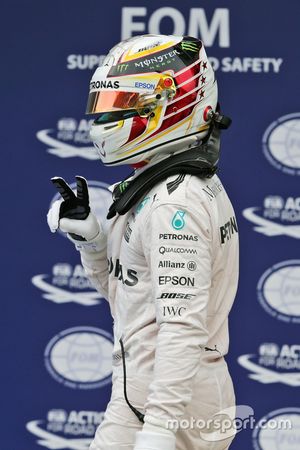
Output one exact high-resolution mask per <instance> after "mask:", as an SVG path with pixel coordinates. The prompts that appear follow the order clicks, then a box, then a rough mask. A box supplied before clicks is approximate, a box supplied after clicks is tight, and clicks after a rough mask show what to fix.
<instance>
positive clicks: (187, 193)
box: [81, 175, 238, 450]
mask: <svg viewBox="0 0 300 450" xmlns="http://www.w3.org/2000/svg"><path fill="white" fill-rule="evenodd" d="M110 222H111V223H110V228H109V232H108V241H107V249H105V250H103V251H102V252H98V253H95V254H92V253H86V252H81V257H82V263H83V265H84V267H85V270H86V272H87V275H88V277H89V278H90V279H91V280H92V282H93V284H94V285H95V287H96V288H97V289H98V290H99V291H100V292H101V293H102V294H103V295H104V296H105V297H106V298H107V299H108V301H109V304H110V308H111V313H112V316H113V318H114V337H115V344H114V355H113V361H114V363H113V366H114V367H113V387H112V395H111V400H110V402H109V404H108V406H107V410H106V413H105V416H104V421H103V422H102V424H101V425H100V426H99V428H98V430H97V432H96V435H95V438H94V441H93V442H92V444H91V447H90V448H91V450H125V449H126V450H132V449H133V447H134V441H135V433H136V431H138V430H140V429H141V428H142V423H140V422H139V421H138V419H137V417H136V416H135V415H134V413H133V412H132V411H131V410H130V408H129V407H128V405H127V404H126V402H125V399H124V394H123V383H124V379H123V369H122V355H121V351H120V344H119V339H120V338H122V340H123V344H124V348H125V355H126V357H125V362H126V372H127V381H126V385H127V395H128V398H129V400H130V402H131V404H133V405H134V406H135V407H136V408H137V409H139V410H140V411H142V412H144V413H145V422H148V423H150V424H153V425H158V426H161V427H165V428H172V427H173V428H174V427H175V428H174V432H175V429H176V428H178V430H177V432H176V450H201V449H203V450H208V449H209V450H225V449H227V448H229V445H230V443H231V441H232V439H233V437H232V436H233V434H234V433H231V434H230V435H229V437H228V435H225V434H223V435H222V432H221V431H217V432H216V434H214V435H213V432H214V430H215V429H212V425H211V423H210V422H208V423H207V421H209V419H212V418H213V416H214V415H215V414H217V413H219V412H220V411H222V410H223V409H225V408H228V407H233V405H234V404H235V398H234V390H233V386H232V381H231V377H230V375H229V372H228V369H227V364H226V362H225V360H224V355H226V353H227V351H228V343H229V337H228V314H229V311H230V309H231V306H232V303H233V300H234V297H235V294H236V289H237V280H238V232H237V231H238V230H237V225H236V219H235V215H234V211H233V208H232V205H231V203H230V201H229V199H228V196H227V194H226V192H225V190H224V187H223V185H222V184H221V182H220V180H219V178H218V177H217V176H216V175H214V176H213V177H212V178H211V179H203V180H201V179H199V178H198V177H196V176H192V175H185V176H184V175H179V176H172V177H169V178H168V179H167V180H165V181H163V182H160V183H159V184H158V185H156V186H155V187H154V188H152V189H151V190H150V191H149V192H148V194H147V195H146V196H145V197H144V198H143V199H142V200H141V201H140V202H139V203H138V204H137V205H135V207H133V208H132V209H131V210H130V211H129V212H128V213H126V214H125V215H122V216H120V215H118V214H117V215H116V216H115V217H114V218H113V219H111V220H110ZM107 260H108V270H107ZM232 409H234V408H232ZM204 423H206V425H205V427H204ZM224 437H225V439H224ZM158 450H160V449H158ZM161 450H163V449H161Z"/></svg>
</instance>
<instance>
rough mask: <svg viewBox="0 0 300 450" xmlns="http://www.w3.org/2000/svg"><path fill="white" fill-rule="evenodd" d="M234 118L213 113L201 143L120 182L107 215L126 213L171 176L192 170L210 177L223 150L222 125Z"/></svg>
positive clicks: (228, 123)
mask: <svg viewBox="0 0 300 450" xmlns="http://www.w3.org/2000/svg"><path fill="white" fill-rule="evenodd" d="M230 124H231V119H229V118H228V117H226V116H223V115H221V114H219V113H216V114H214V115H213V118H212V125H211V130H210V133H209V135H208V138H207V139H206V140H205V141H204V142H203V143H202V144H201V145H199V146H198V147H194V148H192V149H191V150H187V151H184V152H182V153H179V154H175V155H173V156H170V157H169V158H166V159H164V160H163V161H161V162H159V163H157V164H155V165H154V166H152V167H149V169H147V170H145V171H144V172H142V173H141V174H140V175H138V176H137V177H136V178H134V179H133V180H130V181H129V180H128V181H126V180H125V181H123V182H122V183H120V184H118V185H117V186H116V188H115V189H114V192H113V197H114V202H113V203H112V205H111V206H110V208H109V211H108V214H107V219H111V218H113V217H114V216H115V215H116V213H118V214H120V215H123V214H126V213H127V212H128V211H129V210H130V208H132V207H133V206H134V205H135V204H136V203H137V202H138V201H139V200H140V199H141V198H142V197H143V196H144V195H145V194H146V193H147V192H149V191H150V189H152V188H153V186H155V185H156V184H157V183H159V182H160V181H163V180H165V179H167V178H168V177H169V176H172V175H178V174H191V175H196V176H198V177H200V178H210V177H212V176H213V175H214V174H215V173H216V171H217V166H216V164H217V162H218V160H219V153H220V134H221V129H226V128H228V127H229V126H230Z"/></svg>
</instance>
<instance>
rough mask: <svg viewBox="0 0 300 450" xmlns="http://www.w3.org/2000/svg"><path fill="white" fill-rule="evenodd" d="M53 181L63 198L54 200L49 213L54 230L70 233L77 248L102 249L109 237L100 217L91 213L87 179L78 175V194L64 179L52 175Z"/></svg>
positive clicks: (50, 225) (52, 229)
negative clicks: (104, 230)
mask: <svg viewBox="0 0 300 450" xmlns="http://www.w3.org/2000/svg"><path fill="white" fill-rule="evenodd" d="M51 181H52V183H53V184H54V186H55V187H56V188H57V190H58V192H59V193H60V195H61V196H62V198H63V200H57V201H55V202H54V203H53V204H52V206H51V208H50V210H49V212H48V214H47V221H48V225H49V228H50V230H51V231H52V233H55V232H56V231H57V230H58V229H60V230H61V231H63V232H65V233H68V237H69V239H70V240H71V241H72V242H73V243H74V244H75V246H76V248H77V250H85V251H99V250H102V249H103V248H104V247H105V245H106V238H105V235H104V233H103V230H102V227H101V225H100V224H99V222H98V220H97V218H96V217H95V215H94V214H93V213H92V212H91V209H90V205H89V192H88V185H87V181H86V179H85V178H83V177H80V176H76V182H77V195H75V193H74V192H73V191H72V189H71V187H70V186H69V185H68V184H67V183H66V181H65V180H64V179H63V178H61V177H53V178H51Z"/></svg>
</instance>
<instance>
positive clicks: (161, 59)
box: [108, 37, 202, 77]
mask: <svg viewBox="0 0 300 450" xmlns="http://www.w3.org/2000/svg"><path fill="white" fill-rule="evenodd" d="M201 45H202V43H201V41H199V40H198V39H194V38H190V37H185V38H184V39H183V40H182V41H181V42H179V43H178V44H176V45H173V46H171V47H169V48H167V49H163V50H160V51H158V52H153V53H152V52H151V54H149V55H146V56H142V57H140V58H135V59H133V60H132V61H126V63H120V64H116V65H115V66H112V67H111V69H110V71H109V73H108V76H109V77H113V76H118V75H119V74H120V73H121V74H122V75H133V74H138V73H145V72H162V71H164V70H168V69H172V70H175V71H179V70H181V69H183V68H185V67H186V66H188V65H189V64H192V63H193V62H195V61H196V60H197V59H198V55H199V51H200V48H201Z"/></svg>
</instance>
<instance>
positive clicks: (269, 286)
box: [257, 259, 300, 323]
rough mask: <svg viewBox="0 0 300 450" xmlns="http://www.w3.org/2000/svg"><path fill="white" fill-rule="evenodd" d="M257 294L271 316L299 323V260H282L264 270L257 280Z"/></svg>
mask: <svg viewBox="0 0 300 450" xmlns="http://www.w3.org/2000/svg"><path fill="white" fill-rule="evenodd" d="M257 295H258V299H259V302H260V304H261V306H262V307H263V308H264V310H265V311H266V312H267V313H268V314H270V315H271V316H273V317H275V318H276V319H279V320H282V321H284V322H291V323H300V302H299V296H300V260H299V259H298V260H297V259H296V260H289V261H283V262H281V263H278V264H275V265H274V266H273V267H271V268H269V269H268V270H266V271H265V272H264V273H263V275H262V276H261V278H260V280H259V282H258V285H257Z"/></svg>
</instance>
